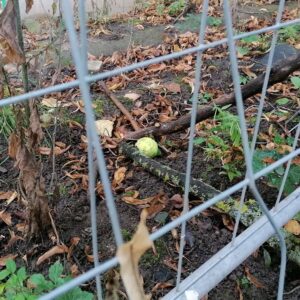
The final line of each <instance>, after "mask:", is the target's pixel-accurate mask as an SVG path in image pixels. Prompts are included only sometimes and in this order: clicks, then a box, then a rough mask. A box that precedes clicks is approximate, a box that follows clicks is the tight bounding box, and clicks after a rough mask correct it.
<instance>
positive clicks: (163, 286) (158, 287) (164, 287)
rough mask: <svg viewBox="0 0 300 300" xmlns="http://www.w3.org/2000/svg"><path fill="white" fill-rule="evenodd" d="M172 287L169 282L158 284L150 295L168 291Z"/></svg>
mask: <svg viewBox="0 0 300 300" xmlns="http://www.w3.org/2000/svg"><path fill="white" fill-rule="evenodd" d="M173 286H174V285H173V284H172V283H169V282H158V283H157V284H156V285H155V286H154V287H153V288H152V290H151V292H152V293H155V292H157V291H158V290H164V289H169V288H171V287H173Z"/></svg>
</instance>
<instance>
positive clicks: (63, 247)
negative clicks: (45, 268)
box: [36, 245, 69, 266]
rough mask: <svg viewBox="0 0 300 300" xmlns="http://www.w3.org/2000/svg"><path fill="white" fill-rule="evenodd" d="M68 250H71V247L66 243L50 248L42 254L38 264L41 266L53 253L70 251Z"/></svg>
mask: <svg viewBox="0 0 300 300" xmlns="http://www.w3.org/2000/svg"><path fill="white" fill-rule="evenodd" d="M68 251H69V248H68V247H67V246H66V245H56V246H54V247H53V248H51V249H50V250H48V251H47V252H46V253H44V254H43V255H41V256H40V257H39V258H38V260H37V262H36V265H37V266H39V265H40V264H41V263H43V262H44V261H45V260H47V259H48V258H50V257H52V256H53V255H57V254H62V253H68Z"/></svg>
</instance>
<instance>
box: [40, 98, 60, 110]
mask: <svg viewBox="0 0 300 300" xmlns="http://www.w3.org/2000/svg"><path fill="white" fill-rule="evenodd" d="M41 103H42V105H44V106H46V107H50V108H54V107H57V106H58V105H59V101H58V100H57V99H55V98H53V97H50V98H44V99H43V100H42V101H41Z"/></svg>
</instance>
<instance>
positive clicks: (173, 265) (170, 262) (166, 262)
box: [163, 258, 186, 273]
mask: <svg viewBox="0 0 300 300" xmlns="http://www.w3.org/2000/svg"><path fill="white" fill-rule="evenodd" d="M163 264H164V265H165V266H167V267H168V268H170V269H171V270H173V271H175V272H177V263H176V262H175V261H174V260H172V259H171V258H167V259H164V260H163ZM181 272H182V273H185V272H186V269H184V268H182V270H181Z"/></svg>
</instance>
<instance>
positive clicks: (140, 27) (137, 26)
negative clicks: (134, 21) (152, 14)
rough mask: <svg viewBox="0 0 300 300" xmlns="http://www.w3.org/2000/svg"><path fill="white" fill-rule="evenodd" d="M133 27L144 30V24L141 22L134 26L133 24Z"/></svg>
mask: <svg viewBox="0 0 300 300" xmlns="http://www.w3.org/2000/svg"><path fill="white" fill-rule="evenodd" d="M134 28H136V29H137V30H144V29H145V28H144V26H143V25H142V24H138V25H136V26H134Z"/></svg>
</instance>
